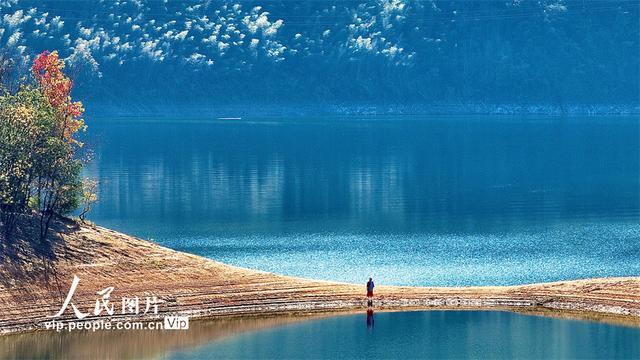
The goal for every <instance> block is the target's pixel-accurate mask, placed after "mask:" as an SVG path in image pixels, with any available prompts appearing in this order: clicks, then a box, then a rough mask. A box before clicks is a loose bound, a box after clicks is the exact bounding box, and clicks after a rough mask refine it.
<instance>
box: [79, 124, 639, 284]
mask: <svg viewBox="0 0 640 360" xmlns="http://www.w3.org/2000/svg"><path fill="white" fill-rule="evenodd" d="M639 131H640V122H638V120H637V119H625V118H614V119H605V118H584V119H557V118H554V119H545V118H532V119H522V118H506V117H469V118H447V119H433V118H427V119H424V118H423V119H414V118H410V117H409V118H384V119H383V120H374V121H371V120H366V119H355V120H354V119H351V120H350V119H322V120H317V119H308V118H303V119H284V120H281V121H280V120H276V121H274V120H273V119H271V120H270V121H233V122H229V121H226V122H225V121H211V120H200V121H189V120H186V119H169V120H150V121H141V120H131V119H126V120H118V121H111V120H108V121H107V120H105V121H102V122H100V121H98V122H94V123H92V124H91V127H90V133H89V134H88V135H89V139H87V141H86V142H87V144H88V145H89V146H90V147H91V146H93V147H94V148H95V150H96V161H95V162H94V163H93V164H92V165H91V166H90V168H89V169H88V172H89V173H90V174H92V175H94V176H97V177H98V178H99V179H100V181H101V183H100V189H99V196H100V201H99V203H98V204H97V205H96V208H95V211H94V212H93V213H92V214H91V215H90V219H91V220H93V221H95V222H97V223H98V224H100V225H104V226H107V227H111V228H115V229H117V230H121V231H124V232H128V233H131V234H134V235H137V236H141V237H144V238H151V239H154V240H156V241H158V242H159V243H161V244H162V245H165V246H168V247H171V248H174V249H177V250H182V251H187V252H191V253H195V254H198V255H202V256H207V257H211V258H214V259H216V260H220V261H224V262H229V263H231V264H234V265H239V266H244V267H250V268H257V269H260V270H266V271H271V272H277V273H283V274H288V275H295V276H302V277H313V278H318V279H327V280H340V281H349V282H358V281H360V279H362V278H365V277H366V276H368V275H369V273H370V272H372V271H373V272H374V273H375V274H377V275H376V277H377V278H379V279H380V280H381V281H384V282H385V283H389V284H398V285H442V286H451V285H507V284H521V283H530V282H542V281H555V280H564V279H573V278H584V277H601V276H612V275H618V276H625V275H637V274H638V273H639V272H640V263H638V262H637V261H636V257H637V256H636V255H637V254H638V253H639V252H640V242H639V241H638V239H640V223H639V222H638V218H640V196H638V194H640V158H639V157H638V156H637V150H638V148H640V138H639V136H638V133H639ZM309 259H313V261H309ZM363 264H366V268H365V267H364V266H363Z"/></svg>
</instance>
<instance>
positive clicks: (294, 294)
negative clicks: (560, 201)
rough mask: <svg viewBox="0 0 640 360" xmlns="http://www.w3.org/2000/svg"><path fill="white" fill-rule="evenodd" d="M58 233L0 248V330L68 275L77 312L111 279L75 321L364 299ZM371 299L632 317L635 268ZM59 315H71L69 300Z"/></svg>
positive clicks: (78, 232)
mask: <svg viewBox="0 0 640 360" xmlns="http://www.w3.org/2000/svg"><path fill="white" fill-rule="evenodd" d="M61 237H62V238H63V239H64V242H58V243H56V244H54V245H53V246H52V256H51V260H49V261H39V260H40V259H39V258H37V257H34V255H33V254H32V253H30V252H29V251H28V250H24V251H23V250H20V251H19V252H18V253H17V254H14V255H13V256H11V257H10V256H3V257H2V259H1V262H0V308H1V309H3V310H2V311H1V312H0V334H11V333H19V332H29V331H35V330H43V329H44V324H45V323H47V322H49V321H50V320H51V318H50V317H51V316H52V315H53V314H55V313H57V312H58V311H59V310H60V308H61V306H62V304H63V303H64V300H65V298H66V296H67V293H68V291H69V287H70V285H71V283H72V279H73V276H74V275H77V276H78V278H79V279H80V282H79V285H78V287H77V289H76V291H75V294H74V295H73V299H72V303H73V304H75V305H76V306H77V307H78V308H79V309H80V310H81V311H83V312H88V311H89V309H93V307H94V306H95V302H96V299H97V298H98V297H99V296H98V295H96V292H97V291H100V290H102V289H105V288H107V287H114V290H113V292H112V293H111V301H112V304H115V305H114V307H115V308H116V309H117V310H116V311H115V312H114V315H111V316H108V315H105V314H104V313H103V314H101V315H99V316H89V317H87V318H86V319H85V321H92V320H107V319H111V320H115V319H118V320H131V321H153V320H158V319H161V318H162V317H164V316H169V315H182V316H185V315H186V316H189V317H190V318H192V319H194V320H195V319H208V318H220V317H223V318H230V317H255V316H272V315H285V314H286V315H293V314H298V315H301V314H318V313H325V314H328V313H348V312H358V311H363V310H364V309H365V308H366V299H365V296H364V285H355V284H347V283H339V282H331V281H320V280H308V279H302V278H296V277H290V276H282V275H276V274H272V273H267V272H263V271H257V270H250V269H244V268H239V267H234V266H230V265H226V264H223V263H220V262H217V261H214V260H210V259H206V258H203V257H200V256H196V255H192V254H187V253H182V252H179V251H175V250H171V249H168V248H165V247H162V246H160V245H157V244H154V243H151V242H148V241H144V240H141V239H137V238H135V237H131V236H128V235H125V234H122V233H118V232H116V231H113V230H109V229H106V228H102V227H99V226H96V225H79V226H78V225H76V224H75V223H71V222H69V223H66V224H63V225H62V231H61ZM34 260H38V261H34ZM151 296H156V297H157V298H158V299H161V300H162V301H164V303H162V304H160V306H159V308H158V314H157V315H156V314H153V315H152V316H148V315H136V316H130V315H127V316H122V315H118V314H119V306H120V299H121V298H122V297H140V298H141V299H144V298H145V297H151ZM374 299H375V300H374V308H375V311H380V312H382V311H413V310H495V311H512V312H516V313H525V314H530V315H542V316H551V317H562V318H570V319H582V320H591V321H602V322H610V323H615V324H620V325H627V326H635V327H640V277H615V278H599V279H585V280H572V281H559V282H552V283H540V284H531V285H516V286H478V287H458V288H452V287H410V286H385V285H379V286H377V287H376V296H375V298H374ZM142 307H143V308H144V305H143V306H142ZM59 320H60V321H63V322H64V321H74V320H77V319H76V318H75V316H74V314H73V311H72V310H71V307H70V306H69V308H68V309H67V310H66V311H65V313H64V314H63V315H62V316H61V317H60V318H59Z"/></svg>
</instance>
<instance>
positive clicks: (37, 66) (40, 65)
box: [31, 51, 84, 142]
mask: <svg viewBox="0 0 640 360" xmlns="http://www.w3.org/2000/svg"><path fill="white" fill-rule="evenodd" d="M63 69H64V62H63V61H62V60H60V58H59V57H58V52H57V51H53V52H49V51H44V52H42V53H41V54H40V55H38V56H37V57H36V58H35V60H34V61H33V65H32V66H31V72H32V73H33V76H34V77H35V79H36V81H37V82H38V85H39V87H40V90H41V91H42V93H43V94H44V96H45V97H46V98H47V100H48V101H49V104H51V106H52V107H53V108H54V109H56V111H57V113H58V116H60V117H61V120H62V121H61V122H60V124H59V125H60V132H61V134H62V136H63V138H64V139H65V140H66V141H68V142H74V141H76V140H74V139H73V135H74V134H75V133H76V132H77V131H78V130H80V129H82V128H83V127H84V120H83V119H81V118H80V117H81V116H82V114H83V113H84V109H83V108H82V103H81V102H80V101H76V102H74V101H72V100H71V89H72V87H73V83H72V81H71V79H69V77H67V76H66V75H65V74H64V73H63V72H62V70H63Z"/></svg>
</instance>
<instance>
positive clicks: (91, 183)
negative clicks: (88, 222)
mask: <svg viewBox="0 0 640 360" xmlns="http://www.w3.org/2000/svg"><path fill="white" fill-rule="evenodd" d="M97 188H98V181H96V180H94V179H84V180H83V181H82V210H81V211H80V214H79V215H78V217H79V218H80V220H81V221H82V222H84V218H85V216H86V215H87V213H88V212H89V211H91V209H92V208H93V204H95V202H96V201H98V194H97V191H96V190H97Z"/></svg>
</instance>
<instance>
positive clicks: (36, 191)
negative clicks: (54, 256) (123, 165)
mask: <svg viewBox="0 0 640 360" xmlns="http://www.w3.org/2000/svg"><path fill="white" fill-rule="evenodd" d="M63 68H64V62H63V61H62V60H60V59H59V58H58V54H57V53H56V52H55V51H54V52H43V53H42V54H40V55H38V56H37V57H36V59H35V60H34V62H33V66H32V69H31V70H32V75H33V77H34V79H35V83H36V84H35V85H29V84H22V85H21V87H20V89H19V90H18V91H17V92H16V93H15V94H11V93H8V92H5V93H4V94H2V95H1V96H0V221H1V222H2V227H3V230H4V235H5V238H7V239H9V238H10V237H11V234H12V233H13V231H14V229H15V227H16V224H17V223H18V222H19V220H20V218H21V217H36V218H37V219H38V221H39V227H40V240H41V241H44V239H45V238H46V237H47V234H48V231H49V228H50V226H51V222H52V220H53V219H54V218H55V217H56V216H62V215H65V214H68V213H70V212H71V211H73V210H74V209H76V208H77V207H78V206H79V205H80V203H81V201H83V197H84V189H83V182H82V178H81V172H82V161H81V160H80V159H78V158H77V156H76V152H77V150H78V149H79V148H80V147H81V146H82V143H81V142H79V141H78V140H77V139H76V138H75V135H76V134H77V133H78V131H81V130H84V128H85V125H84V121H83V120H82V119H81V115H82V113H83V108H82V104H81V103H80V102H73V101H72V100H71V95H70V94H71V89H72V82H71V80H70V79H69V78H68V77H66V76H65V75H64V73H63V72H62V69H63ZM85 214H86V212H85Z"/></svg>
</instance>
